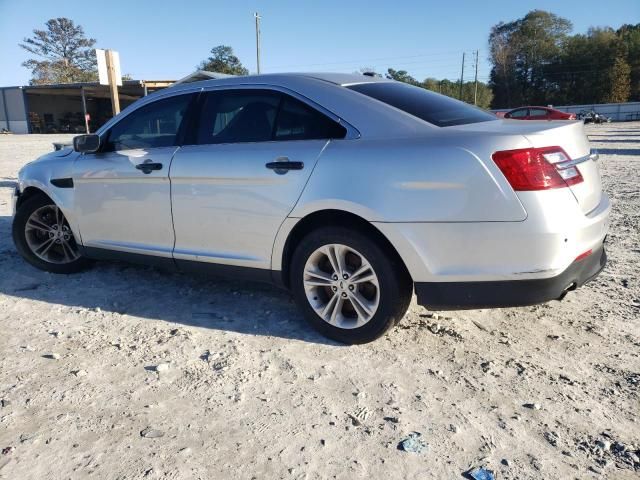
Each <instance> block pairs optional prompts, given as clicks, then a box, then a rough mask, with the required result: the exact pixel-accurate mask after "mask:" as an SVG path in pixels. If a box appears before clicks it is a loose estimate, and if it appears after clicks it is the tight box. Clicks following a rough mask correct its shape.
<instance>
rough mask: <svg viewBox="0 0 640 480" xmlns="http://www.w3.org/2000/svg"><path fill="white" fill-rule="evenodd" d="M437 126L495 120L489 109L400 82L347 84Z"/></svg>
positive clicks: (351, 88) (350, 87)
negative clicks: (482, 108)
mask: <svg viewBox="0 0 640 480" xmlns="http://www.w3.org/2000/svg"><path fill="white" fill-rule="evenodd" d="M347 88H349V89H350V90H355V91H356V92H359V93H363V94H364V95H367V96H369V97H371V98H375V99H376V100H380V101H381V102H384V103H386V104H388V105H391V106H392V107H395V108H398V109H400V110H402V111H404V112H407V113H409V114H411V115H413V116H414V117H418V118H420V119H422V120H424V121H426V122H429V123H432V124H433V125H437V126H438V127H450V126H452V125H465V124H468V123H478V122H488V121H491V120H497V117H496V116H495V115H493V114H491V113H487V112H485V111H484V110H481V109H479V108H478V107H474V106H472V105H469V104H467V103H464V102H461V101H459V100H455V99H453V98H451V97H447V96H445V95H440V94H439V93H435V92H432V91H430V90H427V89H425V88H420V87H414V86H413V85H408V84H406V83H401V82H376V83H359V84H356V85H349V86H347Z"/></svg>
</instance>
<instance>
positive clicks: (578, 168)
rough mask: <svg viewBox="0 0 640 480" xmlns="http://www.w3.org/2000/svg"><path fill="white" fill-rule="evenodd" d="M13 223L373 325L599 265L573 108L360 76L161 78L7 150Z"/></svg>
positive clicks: (547, 288)
mask: <svg viewBox="0 0 640 480" xmlns="http://www.w3.org/2000/svg"><path fill="white" fill-rule="evenodd" d="M15 211H16V214H15V218H14V223H13V237H14V240H15V243H16V246H17V248H18V251H19V252H20V253H21V255H22V256H23V257H24V258H25V260H27V261H28V262H29V263H31V264H32V265H34V266H36V267H38V268H41V269H44V270H48V271H51V272H56V273H71V272H75V271H79V270H82V269H83V268H85V267H86V266H87V265H88V264H89V260H90V259H123V260H130V261H136V262H144V263H147V264H152V265H158V266H161V267H169V268H177V269H181V270H193V271H200V272H203V273H205V274H223V275H231V276H236V277H240V278H247V279H255V280H264V281H268V282H273V283H276V284H278V285H281V286H283V287H286V288H289V289H290V290H291V291H292V293H293V295H294V297H295V298H296V300H297V302H298V304H299V306H300V308H301V311H302V312H303V313H304V315H305V317H306V318H307V319H308V320H309V322H310V323H311V325H313V326H314V327H315V328H317V329H318V330H319V331H320V332H322V333H323V334H325V335H327V336H329V337H331V338H333V339H336V340H339V341H341V342H345V343H362V342H368V341H371V340H374V339H376V338H378V337H380V336H381V335H383V334H384V333H385V332H386V331H387V330H388V329H389V328H391V327H392V326H393V325H395V324H396V323H397V322H398V321H399V320H400V319H401V318H402V317H403V315H404V314H405V312H406V310H407V307H408V305H409V303H410V301H411V298H412V294H413V292H414V291H415V293H416V294H417V301H418V302H419V303H420V304H422V305H425V306H427V307H428V308H431V309H464V308H483V307H506V306H518V305H530V304H535V303H540V302H545V301H548V300H551V299H557V298H562V297H563V296H564V295H565V294H566V293H567V292H568V291H570V290H573V289H575V288H576V287H579V286H581V285H582V284H584V283H585V282H587V281H588V280H590V279H591V278H593V277H594V276H595V275H597V274H598V273H599V272H600V271H601V270H602V268H603V267H604V264H605V262H606V255H605V252H604V247H603V244H604V238H605V236H606V234H607V229H608V218H609V211H610V206H609V200H608V198H607V196H606V195H605V194H603V193H602V189H601V184H600V175H599V171H598V165H597V155H595V154H592V152H591V151H590V148H589V144H588V141H587V138H586V136H585V134H584V132H583V126H582V123H581V122H571V121H569V122H567V121H564V122H555V121H531V122H518V121H514V120H500V119H497V118H496V117H495V116H494V115H492V114H490V113H486V112H484V111H482V110H480V109H477V108H475V107H471V106H469V105H467V104H465V103H462V102H458V101H457V100H453V99H451V98H448V97H444V96H441V95H438V94H436V93H433V92H430V91H427V90H424V89H421V88H418V87H413V86H410V85H406V84H403V83H398V82H394V81H391V80H385V79H379V78H371V77H367V76H360V75H342V74H274V75H261V76H249V77H232V78H226V79H222V80H212V81H206V82H200V83H192V84H186V85H180V86H175V87H172V88H168V89H166V90H164V91H161V92H158V93H156V94H154V95H150V96H148V97H145V98H144V99H142V100H140V101H138V102H136V103H135V104H133V105H131V106H130V107H129V108H127V109H126V110H124V111H123V112H122V113H121V114H120V115H118V116H117V117H115V118H113V119H112V120H111V121H109V122H108V123H107V124H106V125H104V126H103V127H102V128H101V129H100V130H99V131H98V132H97V133H96V134H93V135H82V136H79V137H76V138H75V139H74V148H73V149H64V150H60V151H56V152H51V153H50V154H48V155H45V156H43V157H41V158H40V159H38V160H37V161H35V162H32V163H30V164H28V165H26V166H25V167H24V168H23V169H22V170H21V171H20V174H19V186H18V188H17V189H16V192H15Z"/></svg>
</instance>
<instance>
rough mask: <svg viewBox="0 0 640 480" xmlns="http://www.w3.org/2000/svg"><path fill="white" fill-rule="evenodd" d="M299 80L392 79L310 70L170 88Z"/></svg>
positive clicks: (351, 81) (353, 82) (342, 83)
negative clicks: (308, 71) (307, 71)
mask: <svg viewBox="0 0 640 480" xmlns="http://www.w3.org/2000/svg"><path fill="white" fill-rule="evenodd" d="M300 80H302V81H304V80H309V81H318V80H321V81H323V82H327V83H332V84H334V85H340V86H346V85H357V84H361V83H379V82H392V81H393V80H390V79H387V78H382V77H371V76H369V75H360V74H356V73H323V72H310V73H298V72H291V73H266V74H261V75H243V76H229V77H225V78H216V79H211V80H201V81H198V82H190V83H182V84H178V85H175V86H172V87H171V88H176V89H180V90H183V89H184V90H186V89H192V88H194V87H202V88H207V87H213V86H216V85H239V84H242V85H247V84H256V85H259V84H264V83H274V84H280V85H283V86H286V85H287V83H289V82H292V81H294V82H296V83H297V82H299V81H300Z"/></svg>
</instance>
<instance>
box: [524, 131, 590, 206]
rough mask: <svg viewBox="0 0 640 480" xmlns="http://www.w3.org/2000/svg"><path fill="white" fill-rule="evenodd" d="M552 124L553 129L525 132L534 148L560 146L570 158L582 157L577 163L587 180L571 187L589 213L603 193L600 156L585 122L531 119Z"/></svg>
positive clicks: (584, 178)
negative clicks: (590, 138) (592, 149)
mask: <svg viewBox="0 0 640 480" xmlns="http://www.w3.org/2000/svg"><path fill="white" fill-rule="evenodd" d="M532 123H536V124H538V123H547V124H553V127H552V128H548V127H547V128H544V129H535V128H533V129H532V131H531V132H529V133H523V135H524V136H525V137H526V138H527V140H529V141H530V142H531V145H532V146H534V147H547V146H559V147H561V148H562V149H563V150H564V151H565V152H566V153H567V155H569V157H570V158H571V160H574V161H575V160H583V161H581V162H580V163H579V164H577V165H576V168H577V169H578V171H579V172H580V174H581V175H582V178H583V180H584V181H582V182H580V183H576V184H575V185H571V186H570V187H569V188H570V189H571V192H572V193H573V195H574V196H575V197H576V200H577V201H578V204H579V205H580V208H581V210H582V212H583V213H585V214H586V213H589V212H591V211H592V210H593V209H594V208H596V207H597V206H598V205H600V200H601V196H602V182H601V180H600V170H599V168H598V164H597V163H596V159H597V157H595V156H591V148H590V146H589V139H588V138H587V135H586V134H585V132H584V124H583V123H582V122H572V121H566V120H559V121H557V122H532Z"/></svg>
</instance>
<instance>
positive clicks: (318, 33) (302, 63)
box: [0, 0, 640, 86]
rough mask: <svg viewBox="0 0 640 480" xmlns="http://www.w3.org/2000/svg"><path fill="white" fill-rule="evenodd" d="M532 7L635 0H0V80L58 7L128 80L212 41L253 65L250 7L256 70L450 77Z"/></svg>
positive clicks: (632, 2)
mask: <svg viewBox="0 0 640 480" xmlns="http://www.w3.org/2000/svg"><path fill="white" fill-rule="evenodd" d="M536 8H538V9H544V10H549V11H551V12H554V13H556V14H558V15H561V16H563V17H566V18H568V19H569V20H571V21H572V22H573V25H574V32H586V30H587V29H588V28H589V27H590V26H612V27H614V28H617V27H619V26H620V25H621V24H623V23H638V22H640V0H615V1H612V0H563V1H558V0H555V1H551V0H535V1H524V0H521V1H507V0H496V1H491V0H486V1H484V2H475V1H474V2H472V1H465V0H461V1H458V2H451V1H449V2H447V1H443V0H438V1H426V0H422V1H420V0H409V1H395V2H390V1H384V2H383V1H371V0H370V1H360V0H350V1H347V0H342V1H336V0H323V1H316V2H312V1H305V0H298V1H284V0H283V1H271V2H266V1H264V0H263V1H255V0H253V1H252V0H235V1H233V2H229V1H221V0H207V1H204V0H191V1H189V0H183V1H182V2H176V1H175V0H174V1H165V0H155V1H153V2H147V1H136V0H128V1H122V0H108V1H104V2H87V1H76V0H58V1H51V0H22V1H18V0H0V45H1V46H2V50H1V53H0V86H7V85H21V84H26V83H27V82H28V80H29V71H28V70H27V69H25V68H24V67H21V66H20V64H21V63H22V62H23V61H24V60H25V59H26V58H27V55H28V53H27V52H26V51H23V50H21V49H20V48H19V47H18V46H17V44H18V43H19V42H20V41H21V40H22V39H23V38H24V37H25V36H29V35H30V33H31V31H32V30H33V29H34V28H43V24H44V22H45V21H46V20H47V19H49V18H52V17H59V16H64V17H69V18H71V19H73V20H74V21H75V22H76V23H79V24H81V25H82V26H83V27H84V29H85V32H86V33H87V34H88V35H89V36H91V37H93V38H96V39H97V44H96V45H97V46H98V47H100V48H111V49H114V50H118V51H119V52H120V58H121V64H122V71H123V73H129V74H131V75H132V76H133V78H136V79H177V78H180V77H182V76H185V75H187V74H189V73H191V72H192V71H193V70H194V68H195V66H196V64H197V63H199V62H200V61H201V60H202V59H204V58H206V57H207V54H208V52H209V50H210V49H211V47H213V46H215V45H219V44H226V45H231V46H232V47H233V48H234V50H235V52H236V54H237V55H238V57H240V60H241V61H242V62H243V64H244V65H245V66H246V67H247V68H248V69H249V70H250V71H255V68H256V67H255V65H256V63H255V32H254V19H253V12H254V11H259V12H260V14H261V15H262V17H263V20H262V70H263V72H278V71H313V70H315V71H320V70H322V71H341V72H353V71H356V70H358V69H359V68H360V67H374V68H376V69H377V71H379V72H382V71H386V68H388V67H392V68H396V69H404V70H407V71H409V73H410V74H412V75H413V76H414V77H416V78H418V79H420V80H421V79H423V78H425V77H427V76H431V77H436V78H457V77H459V75H460V62H461V56H462V52H463V51H466V52H467V62H466V67H465V79H471V78H472V76H473V72H472V66H473V65H472V64H473V59H472V56H471V52H472V51H474V50H476V49H479V50H480V68H479V77H480V79H481V80H485V79H486V78H487V76H488V73H489V68H490V67H489V64H488V61H487V55H488V52H487V36H488V33H489V29H490V28H491V26H492V25H494V24H495V23H497V22H499V21H510V20H514V19H516V18H519V17H521V16H523V15H524V14H526V13H527V12H528V11H529V10H532V9H536Z"/></svg>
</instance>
